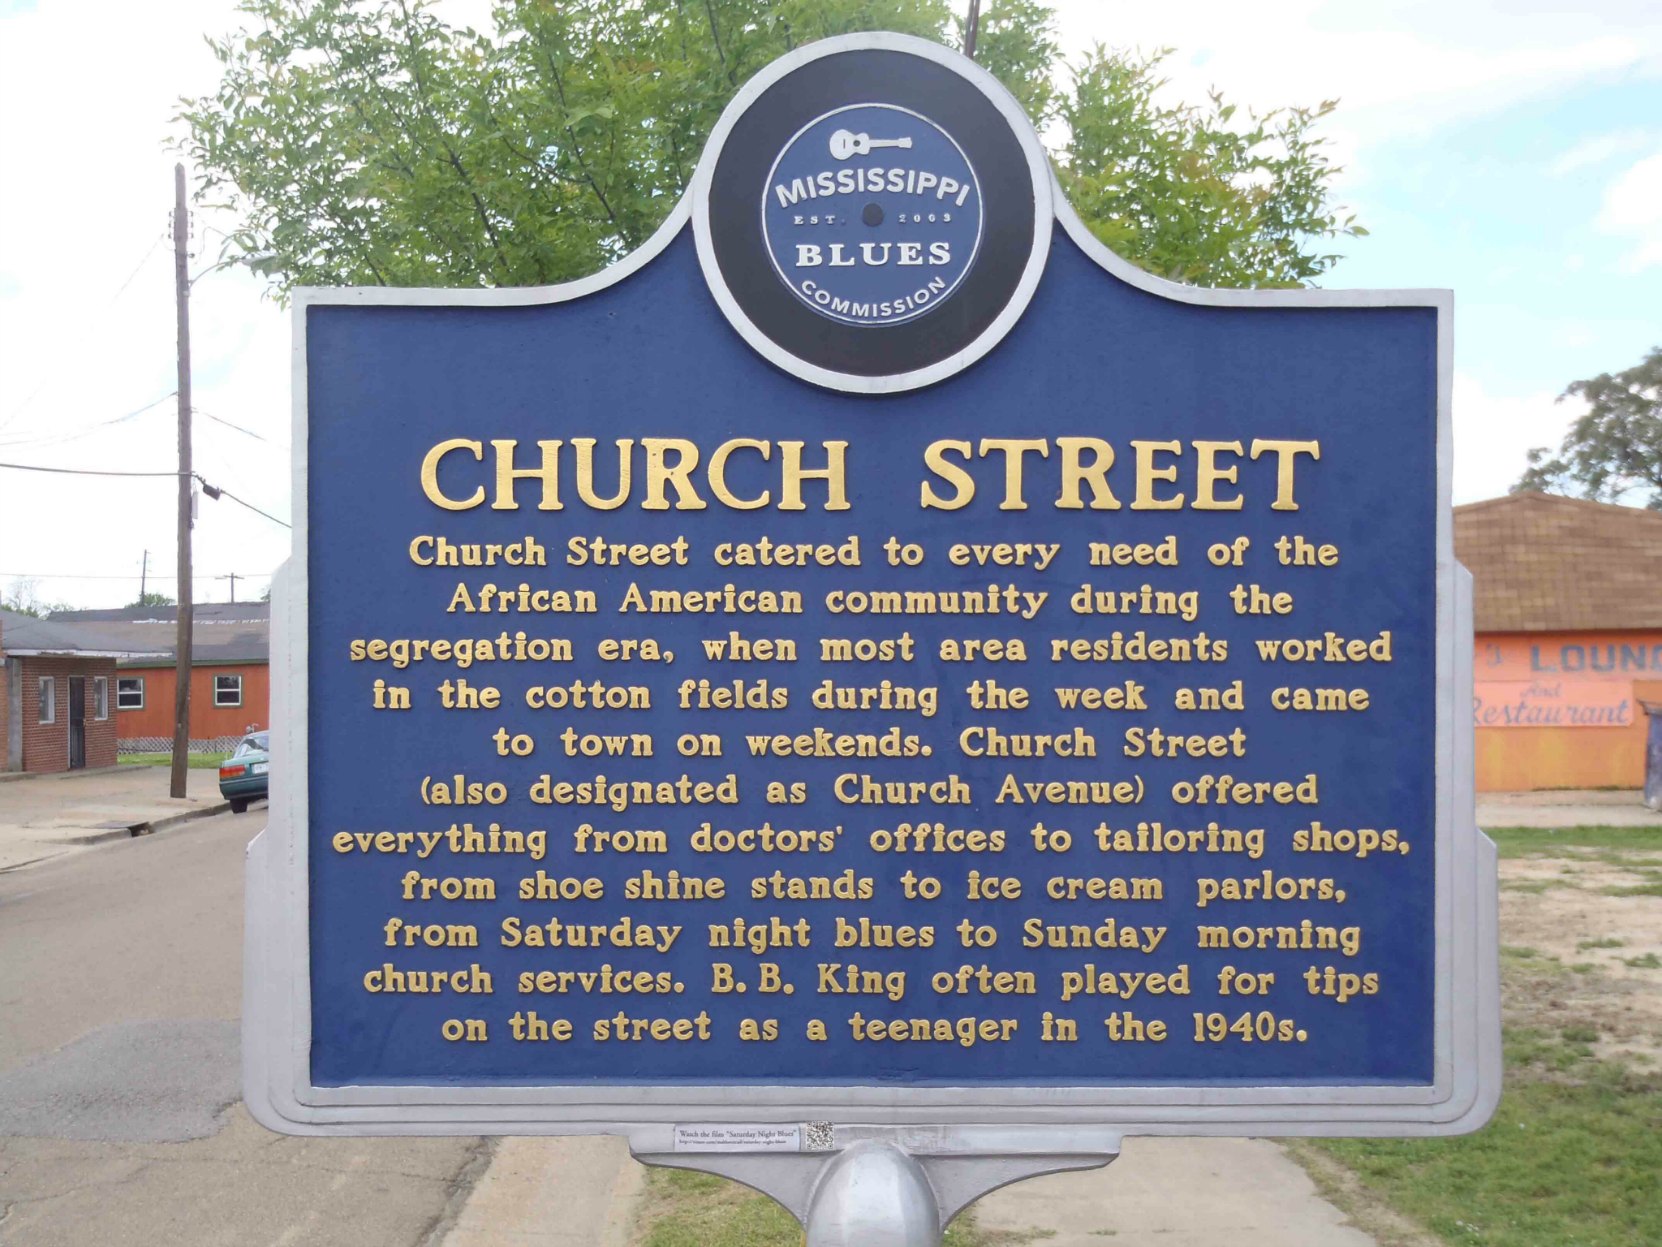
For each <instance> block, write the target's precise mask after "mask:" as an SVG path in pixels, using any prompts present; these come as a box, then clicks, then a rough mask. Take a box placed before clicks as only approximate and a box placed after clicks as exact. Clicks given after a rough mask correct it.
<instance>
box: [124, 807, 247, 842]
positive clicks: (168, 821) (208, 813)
mask: <svg viewBox="0 0 1662 1247" xmlns="http://www.w3.org/2000/svg"><path fill="white" fill-rule="evenodd" d="M230 808H231V803H230V802H229V801H216V802H215V803H214V804H213V805H204V806H202V807H201V808H200V809H196V810H186V811H185V812H184V813H183V814H169V815H168V816H167V817H166V818H158V819H156V820H155V821H154V822H149V823H134V824H133V825H132V826H131V827H129V828H127V834H128V835H130V836H148V835H153V834H154V833H156V832H158V831H166V830H167V829H168V828H169V827H177V826H178V825H179V824H180V823H189V822H192V821H194V820H196V819H198V818H211V817H213V816H214V815H215V814H223V813H225V812H226V811H227V810H229V809H230Z"/></svg>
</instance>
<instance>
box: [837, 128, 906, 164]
mask: <svg viewBox="0 0 1662 1247" xmlns="http://www.w3.org/2000/svg"><path fill="white" fill-rule="evenodd" d="M911 145H912V140H911V139H909V138H906V139H874V138H872V137H871V135H869V134H854V133H852V132H850V131H848V130H838V131H837V132H836V133H835V134H833V135H832V136H831V154H832V155H833V156H835V157H836V158H837V159H838V160H847V159H848V158H849V157H850V156H866V155H869V154H870V153H871V150H872V148H874V147H910V146H911Z"/></svg>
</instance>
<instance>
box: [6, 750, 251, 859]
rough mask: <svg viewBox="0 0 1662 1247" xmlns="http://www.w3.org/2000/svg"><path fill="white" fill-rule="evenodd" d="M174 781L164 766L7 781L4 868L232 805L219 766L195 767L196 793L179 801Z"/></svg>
mask: <svg viewBox="0 0 1662 1247" xmlns="http://www.w3.org/2000/svg"><path fill="white" fill-rule="evenodd" d="M168 779H169V774H168V768H167V767H165V766H118V767H111V768H108V769H105V770H99V771H66V772H64V773H62V774H58V775H30V776H26V777H23V778H18V779H7V780H6V782H4V783H0V870H11V869H14V868H16V867H18V866H24V865H28V864H30V863H32V862H37V861H43V860H45V859H46V858H49V857H59V856H62V855H63V854H65V853H75V852H78V851H80V850H81V849H84V848H86V847H88V846H89V845H93V844H98V843H100V842H102V841H105V840H111V839H122V838H125V837H127V836H129V835H131V834H132V831H131V829H132V828H134V827H144V826H148V827H149V828H150V829H151V830H159V829H160V828H161V827H163V826H171V825H173V823H175V822H177V821H179V820H181V819H185V818H200V817H203V816H205V815H208V814H217V813H219V812H220V811H222V810H225V809H227V808H229V807H228V806H227V805H226V803H225V801H224V800H223V799H222V798H221V797H220V795H219V773H218V771H215V770H211V769H202V770H193V771H191V772H190V773H189V777H188V779H187V781H186V791H187V792H188V793H189V795H188V796H185V797H181V798H178V799H175V798H173V797H170V796H168V795H167V790H168Z"/></svg>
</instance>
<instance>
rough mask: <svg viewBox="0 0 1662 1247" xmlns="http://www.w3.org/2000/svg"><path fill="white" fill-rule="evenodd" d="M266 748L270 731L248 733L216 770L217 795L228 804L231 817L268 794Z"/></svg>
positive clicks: (269, 746)
mask: <svg viewBox="0 0 1662 1247" xmlns="http://www.w3.org/2000/svg"><path fill="white" fill-rule="evenodd" d="M270 749H271V733H270V732H250V733H249V734H248V735H247V736H244V737H243V738H242V740H241V742H240V743H239V744H238V745H237V748H236V752H235V753H233V754H232V755H231V756H230V757H229V758H227V759H225V762H224V764H223V765H222V766H221V767H220V768H219V795H220V796H222V797H224V798H225V799H226V800H227V801H229V802H230V803H231V812H232V813H233V814H241V813H242V812H243V811H244V810H246V809H247V808H248V803H249V802H250V801H256V800H260V801H263V800H265V798H266V797H267V796H268V795H269V785H270V778H271V777H270V774H269V772H270V770H271V753H270Z"/></svg>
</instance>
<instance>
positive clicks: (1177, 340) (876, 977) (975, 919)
mask: <svg viewBox="0 0 1662 1247" xmlns="http://www.w3.org/2000/svg"><path fill="white" fill-rule="evenodd" d="M1054 226H1059V227H1060V228H1053V227H1054ZM1449 317H1450V304H1449V299H1448V297H1447V296H1446V295H1445V294H1442V293H1438V292H1384V293H1380V292H1328V291H1311V290H1297V291H1212V290H1200V289H1195V288H1191V287H1183V286H1177V285H1173V284H1171V283H1167V282H1163V281H1160V280H1158V279H1155V278H1152V277H1149V276H1148V275H1146V274H1143V273H1141V272H1139V271H1138V270H1136V269H1135V268H1133V267H1132V266H1130V265H1128V264H1126V263H1125V262H1124V261H1121V260H1119V259H1118V258H1116V257H1114V256H1113V255H1111V254H1110V253H1109V252H1107V251H1106V250H1105V249H1104V248H1103V247H1102V246H1101V245H1100V244H1099V243H1098V242H1097V241H1096V240H1095V239H1094V238H1092V237H1091V236H1090V234H1089V232H1088V231H1087V230H1086V229H1085V228H1084V227H1083V226H1082V225H1081V223H1080V222H1079V220H1078V218H1077V217H1076V216H1075V215H1074V214H1073V212H1072V210H1071V209H1070V208H1069V207H1068V205H1067V204H1066V203H1065V201H1063V199H1062V198H1061V196H1060V193H1059V191H1058V190H1057V188H1056V186H1055V184H1054V181H1053V179H1052V177H1051V174H1050V172H1049V169H1048V167H1047V165H1046V162H1045V158H1044V155H1043V151H1042V149H1041V147H1040V145H1039V142H1038V139H1037V137H1036V135H1035V134H1034V133H1033V131H1032V128H1031V126H1030V125H1029V123H1028V122H1027V120H1026V119H1025V118H1024V117H1022V116H1021V114H1020V111H1019V109H1018V108H1017V106H1016V105H1015V103H1014V101H1013V100H1012V99H1011V98H1010V97H1009V96H1008V95H1007V94H1005V93H1004V92H1003V91H1002V89H1001V88H999V87H998V86H997V84H996V83H994V82H993V81H992V80H991V79H990V78H989V77H988V76H987V75H985V74H984V73H982V72H981V71H980V70H978V69H977V68H976V67H974V66H973V65H972V64H970V63H969V62H967V61H964V60H962V59H961V58H959V57H957V56H955V55H953V54H951V53H949V52H946V51H944V50H942V49H940V48H937V47H934V46H932V45H928V44H924V43H920V42H918V41H916V40H911V39H906V38H901V37H898V36H885V35H871V36H859V37H851V38H846V39H839V40H832V41H829V42H826V43H823V44H817V45H813V46H811V47H809V48H805V49H802V50H800V51H798V52H796V53H794V54H792V55H791V56H789V57H786V58H785V59H784V60H782V61H780V62H778V63H777V64H776V65H774V66H773V67H771V68H770V69H769V70H767V71H766V72H764V73H763V74H761V75H759V76H758V77H757V78H756V79H755V80H753V81H752V82H751V83H749V84H748V85H747V86H746V87H745V88H744V89H743V90H742V91H741V92H740V94H739V96H738V98H737V99H736V100H735V101H734V102H733V104H732V105H731V106H730V107H729V109H728V110H727V112H726V113H725V114H724V116H723V117H722V119H721V121H720V123H719V125H718V126H717V128H716V131H715V133H714V134H713V136H712V138H711V140H710V144H709V147H708V149H707V151H706V153H705V155H704V158H703V161H702V163H701V164H700V166H699V171H698V174H697V176H696V178H695V180H694V184H693V187H692V189H691V191H690V192H689V195H688V200H687V202H685V203H684V204H683V205H682V206H681V207H680V208H679V209H677V210H676V211H675V212H674V213H673V214H672V215H671V217H670V219H669V220H668V222H666V224H665V225H664V227H663V228H662V229H661V230H660V231H659V232H658V234H657V235H656V236H655V237H654V238H653V239H652V241H651V242H649V243H648V244H647V245H646V246H645V247H644V248H643V249H642V250H641V251H639V252H637V253H635V254H634V255H632V256H630V257H629V258H628V259H627V260H625V261H624V262H622V263H621V264H619V265H617V266H615V267H614V268H613V269H611V270H608V271H607V272H605V273H602V274H600V275H598V276H596V277H593V278H590V279H587V280H585V281H582V282H577V283H572V284H570V285H566V286H560V287H552V288H547V289H536V290H499V291H489V292H477V291H397V290H334V291H323V290H317V291H308V292H303V293H302V295H301V296H300V297H299V298H298V299H297V309H296V327H297V337H296V353H295V367H296V374H295V393H296V425H295V453H296V497H295V515H296V516H297V526H296V549H295V555H294V559H293V561H292V562H291V564H290V567H289V570H288V572H287V573H286V576H285V578H284V580H283V583H282V587H281V592H280V594H279V599H278V600H279V602H280V603H281V605H280V608H279V612H278V613H279V615H280V617H281V620H282V622H281V624H280V626H279V635H280V653H281V654H282V655H283V656H284V657H283V664H284V665H283V666H282V667H281V668H280V669H281V670H282V671H283V673H284V676H283V679H282V680H281V681H280V683H279V686H278V689H277V690H276V694H275V702H276V704H275V709H274V736H275V738H276V747H275V750H274V763H275V765H274V777H275V778H274V781H273V783H274V793H275V800H274V805H273V818H272V826H271V829H270V830H269V831H268V832H267V833H266V834H265V835H264V836H263V837H262V838H261V840H260V842H259V843H258V844H257V845H256V848H255V852H254V855H253V857H252V859H251V867H250V871H251V873H250V880H251V889H250V925H249V935H250V938H249V976H248V982H249V1001H248V1008H247V1017H248V1019H249V1020H248V1043H247V1048H248V1086H247V1096H248V1102H249V1104H250V1107H251V1108H252V1109H253V1111H254V1112H255V1113H256V1115H257V1116H258V1117H259V1118H260V1120H262V1121H264V1122H266V1123H268V1124H270V1125H272V1126H274V1127H275V1128H279V1129H287V1130H297V1131H305V1132H320V1133H365V1132H377V1131H393V1130H398V1131H416V1132H487V1133H515V1132H526V1131H530V1132H562V1131H584V1130H612V1131H617V1132H625V1133H629V1134H630V1136H631V1139H632V1142H633V1143H634V1146H635V1147H636V1150H637V1151H638V1152H640V1153H642V1154H646V1155H651V1156H653V1157H654V1158H656V1159H659V1160H664V1159H665V1158H669V1159H670V1162H671V1163H686V1164H693V1163H698V1164H700V1165H702V1166H703V1167H711V1168H717V1169H720V1170H722V1171H725V1172H735V1173H742V1174H743V1175H744V1176H746V1177H747V1180H751V1181H753V1182H756V1183H759V1184H761V1185H763V1186H765V1187H767V1188H768V1189H770V1190H774V1191H775V1192H776V1193H781V1198H784V1199H786V1201H787V1202H788V1203H791V1204H792V1206H793V1207H795V1208H796V1209H797V1210H798V1211H799V1212H802V1211H803V1210H804V1208H805V1206H806V1205H805V1201H806V1195H805V1194H804V1193H803V1191H805V1190H806V1188H805V1187H804V1188H802V1189H800V1190H798V1189H797V1188H794V1187H791V1185H790V1183H791V1182H794V1181H796V1179H795V1178H789V1179H787V1178H783V1177H780V1176H778V1174H779V1173H784V1172H785V1171H784V1170H779V1171H778V1173H775V1172H774V1171H772V1170H770V1171H768V1173H766V1174H763V1173H761V1172H760V1170H758V1169H756V1168H755V1167H754V1165H752V1164H751V1162H750V1161H746V1160H744V1159H743V1158H745V1157H754V1156H755V1155H770V1156H771V1155H773V1154H775V1153H784V1154H789V1155H790V1156H791V1158H792V1161H793V1163H794V1161H795V1160H796V1159H797V1158H798V1157H800V1155H801V1154H802V1153H803V1152H804V1151H807V1152H809V1153H812V1152H819V1151H834V1152H838V1153H841V1152H844V1151H846V1150H847V1149H848V1148H850V1147H851V1145H853V1144H854V1143H862V1146H864V1145H865V1143H872V1142H873V1141H874V1140H875V1141H880V1142H884V1143H885V1144H887V1145H892V1146H897V1147H901V1148H903V1149H904V1150H906V1151H908V1152H912V1153H917V1152H920V1151H925V1152H926V1151H928V1148H927V1147H925V1146H924V1144H923V1143H921V1142H919V1140H918V1139H917V1138H914V1137H912V1136H908V1135H905V1134H904V1132H905V1131H906V1130H907V1129H909V1128H914V1127H925V1126H927V1127H932V1128H935V1130H934V1133H933V1134H930V1135H929V1136H928V1139H929V1140H932V1143H931V1144H930V1146H933V1147H935V1148H936V1150H937V1151H941V1150H944V1151H947V1152H955V1153H958V1154H972V1155H984V1154H986V1155H993V1154H996V1155H1000V1156H1003V1157H1004V1158H1005V1163H1006V1164H1008V1163H1013V1162H1010V1160H1009V1158H1010V1157H1013V1156H1020V1155H1024V1154H1026V1155H1031V1154H1041V1153H1042V1154H1044V1155H1045V1156H1046V1157H1047V1158H1048V1159H1047V1160H1045V1161H1043V1162H1040V1161H1030V1162H1024V1163H1027V1164H1028V1169H1027V1170H1024V1171H1037V1170H1038V1169H1040V1168H1044V1167H1052V1168H1054V1167H1059V1164H1060V1163H1061V1162H1057V1160H1056V1157H1057V1155H1059V1154H1062V1153H1078V1154H1080V1155H1081V1156H1084V1155H1086V1154H1089V1155H1091V1156H1094V1158H1095V1161H1094V1163H1100V1161H1101V1160H1102V1159H1103V1158H1105V1156H1106V1155H1108V1154H1111V1153H1112V1151H1113V1150H1115V1149H1116V1147H1117V1138H1118V1136H1119V1135H1120V1134H1125V1133H1160V1132H1165V1133H1245V1134H1258V1135H1263V1134H1277V1133H1287V1134H1337V1133H1363V1134H1425V1133H1447V1132H1453V1131H1459V1130H1465V1129H1471V1128H1473V1127H1475V1126H1476V1125H1478V1124H1481V1122H1482V1121H1484V1120H1485V1119H1486V1118H1487V1116H1488V1114H1489V1113H1490V1112H1491V1111H1492V1108H1493V1104H1494V1101H1495V1098H1496V1096H1497V1094H1498V1076H1499V1062H1498V1055H1497V1054H1498V1008H1497V1003H1496V975H1495V965H1494V941H1495V927H1494V924H1495V903H1494V902H1495V898H1494V865H1493V857H1492V850H1491V849H1490V847H1489V846H1488V844H1487V842H1486V841H1484V840H1483V839H1482V838H1481V837H1480V836H1479V834H1478V833H1477V831H1476V829H1475V827H1474V826H1473V823H1472V779H1471V737H1470V714H1469V703H1470V688H1471V674H1470V646H1471V628H1470V618H1469V611H1468V607H1467V602H1466V589H1465V587H1464V573H1462V572H1460V571H1459V570H1458V569H1457V567H1456V566H1455V564H1454V562H1453V557H1452V552H1451V546H1450V535H1449V504H1448V458H1449V427H1448V387H1449V376H1450V372H1449V354H1448V351H1449V339H1448V335H1449ZM1084 1123H1089V1125H1088V1126H1087V1125H1085V1124H1084ZM884 1132H888V1133H884ZM896 1132H899V1133H896ZM908 1140H909V1141H908ZM862 1141H864V1142H862ZM677 1156H679V1157H681V1159H679V1160H675V1159H674V1158H676V1157H677ZM694 1156H697V1157H702V1158H704V1159H702V1160H699V1161H697V1162H695V1161H693V1160H691V1159H687V1158H689V1157H694ZM712 1156H714V1157H716V1158H717V1159H715V1160H711V1159H709V1158H710V1157H712ZM723 1157H725V1158H726V1159H725V1160H723V1159H721V1158H723ZM735 1158H738V1159H735ZM756 1163H757V1164H759V1163H760V1162H756ZM1078 1163H1091V1162H1089V1161H1084V1160H1081V1161H1079V1162H1078ZM724 1166H725V1168H724ZM925 1168H927V1166H925ZM790 1172H791V1173H792V1174H795V1173H799V1172H801V1168H800V1165H797V1166H796V1167H795V1168H792V1169H791V1170H790ZM1000 1172H1003V1173H1005V1174H1006V1175H1007V1176H1008V1174H1009V1173H1011V1172H1014V1171H1013V1170H1009V1169H1005V1170H1001V1171H1000ZM953 1180H954V1181H959V1183H960V1187H961V1189H958V1188H954V1189H955V1191H956V1195H954V1196H953V1197H951V1198H949V1195H948V1193H947V1187H948V1186H950V1181H949V1180H948V1179H947V1178H945V1177H942V1176H941V1174H940V1173H936V1174H934V1176H933V1177H931V1178H930V1179H929V1181H932V1182H934V1183H935V1185H934V1187H933V1188H932V1189H933V1191H934V1194H933V1196H931V1197H930V1198H931V1200H933V1203H932V1204H931V1206H932V1207H935V1208H936V1210H937V1212H939V1213H942V1214H947V1215H949V1214H950V1212H951V1211H952V1210H953V1208H954V1207H956V1204H955V1203H954V1202H953V1200H954V1198H956V1196H957V1195H964V1196H966V1197H969V1196H970V1195H971V1192H970V1187H971V1186H973V1182H970V1184H969V1185H967V1186H966V1185H963V1183H964V1182H965V1181H968V1180H965V1179H953ZM999 1180H1003V1179H999ZM987 1181H988V1182H991V1181H993V1179H992V1178H990V1177H989V1178H988V1179H987ZM943 1184H945V1185H943ZM831 1186H835V1184H831ZM831 1186H827V1187H826V1188H825V1189H831ZM838 1189H841V1188H838ZM850 1189H852V1187H851V1188H850ZM827 1198H829V1197H827ZM926 1202H929V1201H926ZM826 1215H828V1216H829V1215H830V1214H826ZM897 1241H898V1240H897Z"/></svg>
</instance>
